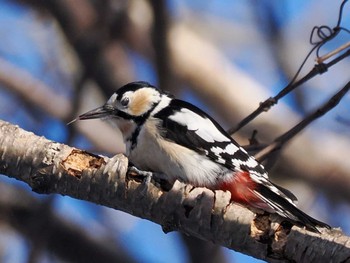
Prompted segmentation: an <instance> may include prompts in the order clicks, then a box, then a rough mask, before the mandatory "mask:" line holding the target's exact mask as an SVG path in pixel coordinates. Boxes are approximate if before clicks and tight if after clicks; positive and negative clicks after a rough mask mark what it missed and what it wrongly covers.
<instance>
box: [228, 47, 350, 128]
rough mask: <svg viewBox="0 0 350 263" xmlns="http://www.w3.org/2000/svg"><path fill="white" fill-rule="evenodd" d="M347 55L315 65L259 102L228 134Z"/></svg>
mask: <svg viewBox="0 0 350 263" xmlns="http://www.w3.org/2000/svg"><path fill="white" fill-rule="evenodd" d="M349 55H350V49H349V50H347V51H346V52H345V53H344V54H342V55H340V56H338V57H337V58H335V59H333V60H332V61H330V62H329V63H327V64H323V63H322V64H317V65H315V66H314V68H313V69H312V70H311V71H310V72H309V73H308V74H306V75H305V76H304V77H303V78H301V79H300V80H298V81H296V82H293V83H290V84H289V85H288V86H286V87H285V88H284V89H283V90H281V91H280V92H279V93H278V94H277V95H276V96H275V97H271V98H268V99H267V100H265V101H264V102H261V103H260V105H259V107H258V108H257V109H256V110H255V111H253V112H252V113H251V114H249V115H248V116H247V117H245V118H244V119H243V120H242V121H241V122H239V123H238V125H237V126H235V127H232V128H231V129H229V130H228V133H229V134H234V133H235V132H237V131H238V130H240V129H241V128H242V127H244V126H245V125H247V124H248V123H249V122H251V121H252V120H254V119H255V118H256V117H257V116H259V115H260V114H261V113H262V112H264V111H268V110H269V109H270V108H271V107H272V106H274V105H275V104H277V103H278V101H279V99H281V98H282V97H284V96H285V95H287V94H288V93H289V92H291V91H292V90H294V89H295V88H297V87H299V86H300V85H302V84H304V83H305V82H306V81H308V80H310V79H312V78H313V77H315V76H316V75H318V74H322V73H324V72H326V71H327V70H328V69H329V68H330V67H332V66H333V65H335V64H336V63H338V62H339V61H341V60H342V59H344V58H346V57H347V56H349Z"/></svg>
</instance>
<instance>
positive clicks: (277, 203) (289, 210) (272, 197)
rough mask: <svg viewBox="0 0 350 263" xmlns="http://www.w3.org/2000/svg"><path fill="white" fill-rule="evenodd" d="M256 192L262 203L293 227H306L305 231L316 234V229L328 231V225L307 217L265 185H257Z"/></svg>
mask: <svg viewBox="0 0 350 263" xmlns="http://www.w3.org/2000/svg"><path fill="white" fill-rule="evenodd" d="M256 192H258V194H259V197H260V198H262V199H263V201H264V202H265V203H266V204H267V205H268V206H270V207H271V209H273V210H274V211H276V213H277V214H279V215H280V216H282V217H284V218H286V219H288V220H289V221H291V222H292V223H293V224H295V225H298V226H302V227H306V229H308V230H310V231H313V232H318V233H319V230H318V229H317V227H320V228H328V229H330V228H331V227H330V226H329V225H328V224H326V223H323V222H321V221H319V220H317V219H315V218H313V217H311V216H309V215H307V214H306V213H304V212H303V211H301V210H300V209H299V208H297V207H296V206H295V205H294V204H293V203H291V202H289V201H288V200H287V199H285V198H283V197H282V196H280V195H278V194H277V193H275V192H273V191H272V190H271V189H269V188H268V187H267V186H265V185H262V184H259V185H258V189H256Z"/></svg>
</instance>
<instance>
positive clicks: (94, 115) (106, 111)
mask: <svg viewBox="0 0 350 263" xmlns="http://www.w3.org/2000/svg"><path fill="white" fill-rule="evenodd" d="M112 112H113V109H110V108H107V107H106V106H102V107H98V108H96V109H93V110H91V111H88V112H86V113H84V114H81V115H79V117H78V118H77V119H78V120H90V119H101V118H104V117H108V116H110V115H111V114H112Z"/></svg>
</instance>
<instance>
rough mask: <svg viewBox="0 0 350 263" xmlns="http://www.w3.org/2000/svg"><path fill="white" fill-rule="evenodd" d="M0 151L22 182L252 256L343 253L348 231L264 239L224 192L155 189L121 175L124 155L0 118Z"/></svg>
mask: <svg viewBox="0 0 350 263" xmlns="http://www.w3.org/2000/svg"><path fill="white" fill-rule="evenodd" d="M0 156H1V160H0V173H3V174H6V175H8V176H9V177H13V178H16V179H18V180H21V181H23V182H26V183H27V184H29V185H30V186H31V187H32V189H33V190H34V191H36V192H39V193H47V194H49V193H58V194H62V195H69V196H71V197H73V198H77V199H82V200H87V201H91V202H94V203H97V204H101V205H104V206H108V207H112V208H114V209H118V210H122V211H125V212H127V213H130V214H133V215H135V216H138V217H141V218H145V219H148V220H151V221H153V222H155V223H158V224H160V225H161V226H162V227H163V230H164V231H166V232H169V231H173V230H179V231H181V232H183V233H186V234H189V235H193V236H195V237H198V238H201V239H204V240H210V241H212V242H214V243H216V244H219V245H222V246H226V247H228V248H231V249H234V250H236V251H240V252H242V253H245V254H248V255H251V256H254V257H256V258H260V259H264V260H268V261H272V258H271V256H272V255H273V256H274V257H276V256H278V259H273V260H274V262H283V261H285V260H289V261H296V262H311V261H313V262H317V261H318V262H319V261H323V262H329V261H331V260H332V261H334V262H341V261H343V260H345V259H347V258H349V257H350V238H349V237H347V236H344V235H343V234H342V233H341V232H340V231H337V230H332V231H326V230H325V231H323V233H322V234H320V235H319V234H315V233H310V232H308V231H306V230H303V229H300V228H297V227H294V228H293V229H292V230H291V232H290V233H289V234H288V233H285V234H284V237H281V236H280V235H279V234H280V232H279V228H277V229H276V228H274V227H273V225H272V228H271V229H270V228H268V229H269V231H271V236H269V238H268V242H267V243H262V242H259V241H258V239H257V238H256V237H255V236H254V227H257V225H255V224H254V222H255V221H254V220H253V219H254V215H253V213H252V212H251V211H250V210H248V209H246V208H243V207H241V206H238V205H235V204H233V203H231V204H230V202H229V200H230V194H229V193H228V192H222V191H211V190H208V189H205V188H193V187H192V186H190V185H186V184H183V183H180V182H178V181H177V182H175V184H174V185H173V187H172V188H171V189H170V190H169V191H166V190H162V189H161V188H160V187H159V186H157V185H156V184H155V183H153V182H148V181H147V180H142V181H141V182H140V181H139V180H136V178H135V179H134V178H133V177H130V175H129V176H127V168H128V160H127V159H126V157H124V156H123V155H116V156H114V157H113V158H107V157H99V156H96V155H92V154H89V153H87V152H84V151H81V150H78V149H74V148H71V147H69V146H67V145H63V144H59V143H56V142H52V141H49V140H47V139H45V138H43V137H38V136H35V135H34V134H33V133H30V132H26V131H24V130H22V129H20V128H19V127H17V126H14V125H11V124H9V123H7V122H3V121H0ZM270 220H273V221H274V217H273V216H270ZM265 227H271V225H270V224H268V226H265ZM265 227H264V228H262V229H261V230H262V231H263V232H264V231H267V229H265ZM255 234H256V232H255ZM305 251H308V253H305ZM318 251H322V253H319V252H318Z"/></svg>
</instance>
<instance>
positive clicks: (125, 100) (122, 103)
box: [120, 97, 129, 107]
mask: <svg viewBox="0 0 350 263" xmlns="http://www.w3.org/2000/svg"><path fill="white" fill-rule="evenodd" d="M120 104H121V105H122V106H124V107H126V106H128V104H129V98H128V97H126V98H123V99H122V100H121V101H120Z"/></svg>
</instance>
